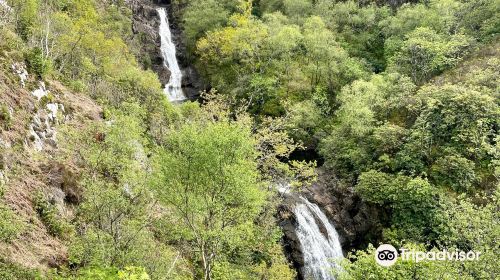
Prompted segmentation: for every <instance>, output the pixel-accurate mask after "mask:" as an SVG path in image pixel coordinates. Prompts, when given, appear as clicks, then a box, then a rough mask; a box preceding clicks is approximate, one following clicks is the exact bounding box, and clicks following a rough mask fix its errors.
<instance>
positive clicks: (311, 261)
mask: <svg viewBox="0 0 500 280" xmlns="http://www.w3.org/2000/svg"><path fill="white" fill-rule="evenodd" d="M157 11H158V15H159V19H160V26H159V36H160V38H161V55H162V57H163V60H164V66H165V67H166V69H167V70H168V71H169V72H170V77H169V82H168V83H167V84H166V85H165V88H164V92H165V94H166V95H167V96H168V99H169V100H170V102H174V103H176V102H181V101H184V100H186V96H185V95H184V93H183V91H182V72H181V70H180V68H179V64H178V62H177V56H176V46H175V43H174V42H173V40H172V32H171V31H170V25H169V20H168V14H167V11H166V8H163V7H159V8H157ZM286 195H288V196H294V197H296V198H297V199H298V201H297V203H296V204H295V205H292V206H291V207H292V209H293V212H292V213H293V215H295V220H296V226H295V235H296V236H297V238H298V241H299V243H300V247H301V254H302V256H301V257H302V258H303V261H301V262H303V264H304V265H303V267H302V268H299V270H300V271H299V273H300V275H301V276H300V279H313V280H335V277H334V276H333V275H334V273H335V271H334V270H337V269H339V265H338V264H336V263H335V262H339V261H340V260H341V259H342V258H343V252H342V247H341V245H340V241H339V236H338V233H337V231H336V230H335V228H334V226H333V225H332V224H331V222H330V221H329V219H328V218H327V217H326V215H325V214H324V213H323V212H322V211H321V209H320V208H319V207H318V205H316V204H314V203H311V202H310V201H308V200H307V199H306V198H304V197H302V196H300V194H295V193H289V192H287V193H286Z"/></svg>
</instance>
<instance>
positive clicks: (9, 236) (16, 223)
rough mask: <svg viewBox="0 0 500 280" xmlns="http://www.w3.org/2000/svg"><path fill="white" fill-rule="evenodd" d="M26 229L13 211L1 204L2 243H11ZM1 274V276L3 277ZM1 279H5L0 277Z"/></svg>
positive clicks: (0, 239)
mask: <svg viewBox="0 0 500 280" xmlns="http://www.w3.org/2000/svg"><path fill="white" fill-rule="evenodd" d="M24 228H25V224H24V222H23V221H22V220H21V219H20V218H19V217H18V216H17V214H16V213H14V211H12V209H10V208H9V207H7V206H6V205H4V204H2V203H0V241H4V242H9V241H12V240H13V239H14V238H16V237H17V236H18V235H19V234H20V233H21V232H22V231H23V230H24ZM1 275H2V274H1V272H0V276H1ZM0 279H4V278H2V277H0Z"/></svg>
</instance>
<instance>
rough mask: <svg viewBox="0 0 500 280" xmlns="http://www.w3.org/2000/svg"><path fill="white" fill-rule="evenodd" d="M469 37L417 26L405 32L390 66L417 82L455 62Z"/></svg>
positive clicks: (464, 53)
mask: <svg viewBox="0 0 500 280" xmlns="http://www.w3.org/2000/svg"><path fill="white" fill-rule="evenodd" d="M470 45H471V39H470V38H469V37H467V36H466V35H461V34H458V35H452V36H449V37H448V36H446V37H445V36H442V35H439V34H438V33H436V32H435V31H434V30H432V29H430V28H426V27H419V28H417V29H415V30H414V31H412V32H411V33H409V34H408V35H407V36H406V40H405V41H403V42H402V44H401V46H400V50H399V51H397V52H396V53H395V54H394V56H393V57H391V58H390V60H389V64H390V66H389V67H390V69H391V70H395V71H398V72H400V73H403V74H406V75H408V76H410V77H411V78H412V80H413V81H414V82H415V83H416V84H419V85H420V84H422V83H424V82H425V81H427V80H428V79H429V78H430V77H432V76H434V75H437V74H439V73H441V72H443V71H444V70H445V69H448V68H450V67H452V66H455V65H456V64H457V63H458V62H459V61H460V60H462V58H463V57H464V56H465V55H466V54H467V52H468V49H469V48H470Z"/></svg>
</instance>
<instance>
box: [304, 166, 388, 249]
mask: <svg viewBox="0 0 500 280" xmlns="http://www.w3.org/2000/svg"><path fill="white" fill-rule="evenodd" d="M318 173H319V177H318V181H317V182H316V183H314V184H313V185H312V186H311V187H308V188H306V189H304V191H303V195H304V196H305V197H307V199H309V200H310V201H311V202H314V203H316V204H318V206H319V207H320V208H321V209H322V210H323V211H324V212H325V214H326V215H327V217H328V218H329V219H330V220H331V221H333V224H334V226H335V229H336V230H337V232H338V233H339V237H340V241H341V245H342V248H343V249H344V251H349V250H351V249H359V248H363V247H365V246H366V245H367V244H368V243H374V242H375V241H376V240H375V239H374V238H376V237H377V236H380V234H381V231H382V226H381V225H380V222H379V221H380V220H381V219H380V215H381V214H382V213H380V211H379V209H378V207H376V205H372V204H369V203H366V202H364V201H362V200H361V198H360V197H359V196H358V195H357V194H356V193H355V192H354V189H353V188H352V187H350V186H343V185H341V184H340V183H339V181H338V180H337V179H336V177H335V175H334V174H333V172H331V171H326V170H324V169H318Z"/></svg>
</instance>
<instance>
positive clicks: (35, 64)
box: [26, 48, 52, 77]
mask: <svg viewBox="0 0 500 280" xmlns="http://www.w3.org/2000/svg"><path fill="white" fill-rule="evenodd" d="M26 61H27V62H28V66H29V69H30V70H31V72H34V73H35V74H36V75H38V76H40V77H45V76H46V75H47V74H48V73H49V71H50V70H51V67H52V64H51V62H50V60H48V59H47V58H45V57H44V56H43V53H42V50H41V49H40V48H34V49H32V50H31V51H29V52H28V53H27V54H26Z"/></svg>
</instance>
